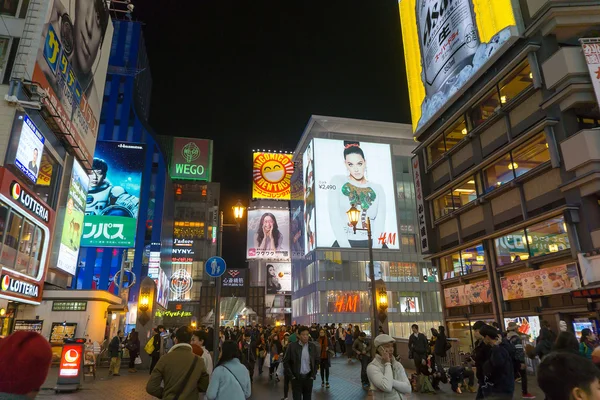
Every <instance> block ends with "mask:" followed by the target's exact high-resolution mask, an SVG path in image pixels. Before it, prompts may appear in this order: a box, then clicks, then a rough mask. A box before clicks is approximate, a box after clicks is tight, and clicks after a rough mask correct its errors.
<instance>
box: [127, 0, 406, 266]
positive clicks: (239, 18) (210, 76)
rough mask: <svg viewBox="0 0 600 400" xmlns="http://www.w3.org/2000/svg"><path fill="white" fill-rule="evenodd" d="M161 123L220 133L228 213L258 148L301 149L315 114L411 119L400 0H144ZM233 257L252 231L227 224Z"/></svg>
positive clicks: (233, 261)
mask: <svg viewBox="0 0 600 400" xmlns="http://www.w3.org/2000/svg"><path fill="white" fill-rule="evenodd" d="M135 17H136V18H137V19H138V20H141V21H143V22H145V23H146V26H145V30H144V33H145V37H146V46H147V50H148V55H149V58H150V67H151V70H152V77H153V81H154V83H153V85H154V87H153V93H152V108H151V114H150V124H151V125H152V127H153V128H154V129H155V130H156V132H157V133H158V134H162V135H174V136H191V137H200V138H207V139H213V140H214V164H213V168H214V171H213V180H214V181H215V182H220V183H221V207H222V209H223V210H224V211H225V220H226V222H228V221H227V220H228V219H232V216H231V212H229V210H230V207H231V206H232V205H233V204H234V203H235V202H236V201H237V199H242V201H243V202H245V203H246V204H247V201H248V199H249V197H250V194H251V193H250V189H251V176H252V172H251V167H252V165H251V164H252V153H251V152H252V149H255V148H260V149H281V150H288V151H293V150H294V148H295V146H296V143H297V142H298V140H299V138H300V136H301V135H302V132H303V130H304V127H305V126H306V123H307V122H308V119H309V117H310V116H311V115H312V114H318V115H331V116H337V117H348V118H360V119H372V120H381V121H390V122H405V123H409V122H410V113H409V105H408V92H407V87H406V78H405V70H404V55H403V53H402V41H401V36H400V22H399V16H398V4H397V0H366V1H357V0H355V1H333V0H318V1H305V0H302V1H280V0H271V1H232V0H230V1H222V0H214V1H206V0H195V1H173V0H162V1H159V0H144V1H141V0H138V1H137V2H136V8H135ZM223 243H224V244H223V248H224V251H223V253H224V257H225V259H226V260H227V261H228V265H229V266H231V267H234V266H243V265H244V264H243V262H244V259H245V233H244V232H241V233H239V234H238V233H236V232H235V230H233V232H231V231H227V230H226V231H225V234H224V242H223Z"/></svg>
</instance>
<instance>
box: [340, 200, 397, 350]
mask: <svg viewBox="0 0 600 400" xmlns="http://www.w3.org/2000/svg"><path fill="white" fill-rule="evenodd" d="M346 214H347V215H348V221H350V225H352V228H353V229H354V234H356V231H367V236H368V239H369V278H370V279H371V312H372V313H373V317H372V318H371V337H372V338H373V339H375V336H376V335H377V332H378V330H379V323H378V322H377V321H378V318H377V288H376V287H375V266H374V265H373V237H372V236H371V218H369V217H367V227H366V228H357V227H356V225H357V224H358V221H359V220H360V215H361V212H360V210H358V209H357V208H356V207H354V204H352V207H350V209H349V210H348V211H346ZM386 302H387V297H386Z"/></svg>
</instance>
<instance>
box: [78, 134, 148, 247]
mask: <svg viewBox="0 0 600 400" xmlns="http://www.w3.org/2000/svg"><path fill="white" fill-rule="evenodd" d="M145 159H146V151H145V147H144V145H142V144H131V143H121V142H98V144H97V145H96V153H95V155H94V162H93V166H92V172H91V174H90V175H89V178H90V185H89V190H88V195H87V204H86V208H85V219H84V223H83V237H82V238H81V245H82V246H96V247H125V248H127V247H134V245H135V234H136V228H137V217H138V211H139V204H140V190H141V185H142V172H143V170H144V162H145Z"/></svg>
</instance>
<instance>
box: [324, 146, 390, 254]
mask: <svg viewBox="0 0 600 400" xmlns="http://www.w3.org/2000/svg"><path fill="white" fill-rule="evenodd" d="M314 165H315V172H316V176H315V182H316V206H315V208H316V210H317V244H318V247H334V248H335V247H339V248H368V238H367V231H366V230H358V229H366V228H367V217H369V218H370V220H371V231H372V235H373V248H376V249H399V242H398V239H399V238H398V222H397V219H396V202H395V199H394V179H393V172H392V156H391V152H390V145H388V144H381V143H368V142H356V141H343V140H331V139H314ZM352 206H354V207H355V208H356V209H358V210H359V211H360V218H359V221H358V223H357V225H356V227H357V228H358V229H357V231H356V233H355V232H354V230H353V228H352V225H350V222H349V220H348V215H347V214H346V213H347V211H348V210H349V209H350V208H351V207H352Z"/></svg>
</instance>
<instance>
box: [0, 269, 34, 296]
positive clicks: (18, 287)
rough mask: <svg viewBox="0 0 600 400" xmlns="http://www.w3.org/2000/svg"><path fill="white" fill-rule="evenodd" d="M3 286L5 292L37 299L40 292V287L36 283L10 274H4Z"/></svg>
mask: <svg viewBox="0 0 600 400" xmlns="http://www.w3.org/2000/svg"><path fill="white" fill-rule="evenodd" d="M1 288H2V291H3V292H10V293H15V294H18V295H21V296H24V297H31V298H32V299H37V298H38V296H39V293H40V287H39V286H38V285H36V284H34V283H29V282H25V281H22V280H20V279H16V278H13V277H11V276H9V275H3V276H2V283H1Z"/></svg>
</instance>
